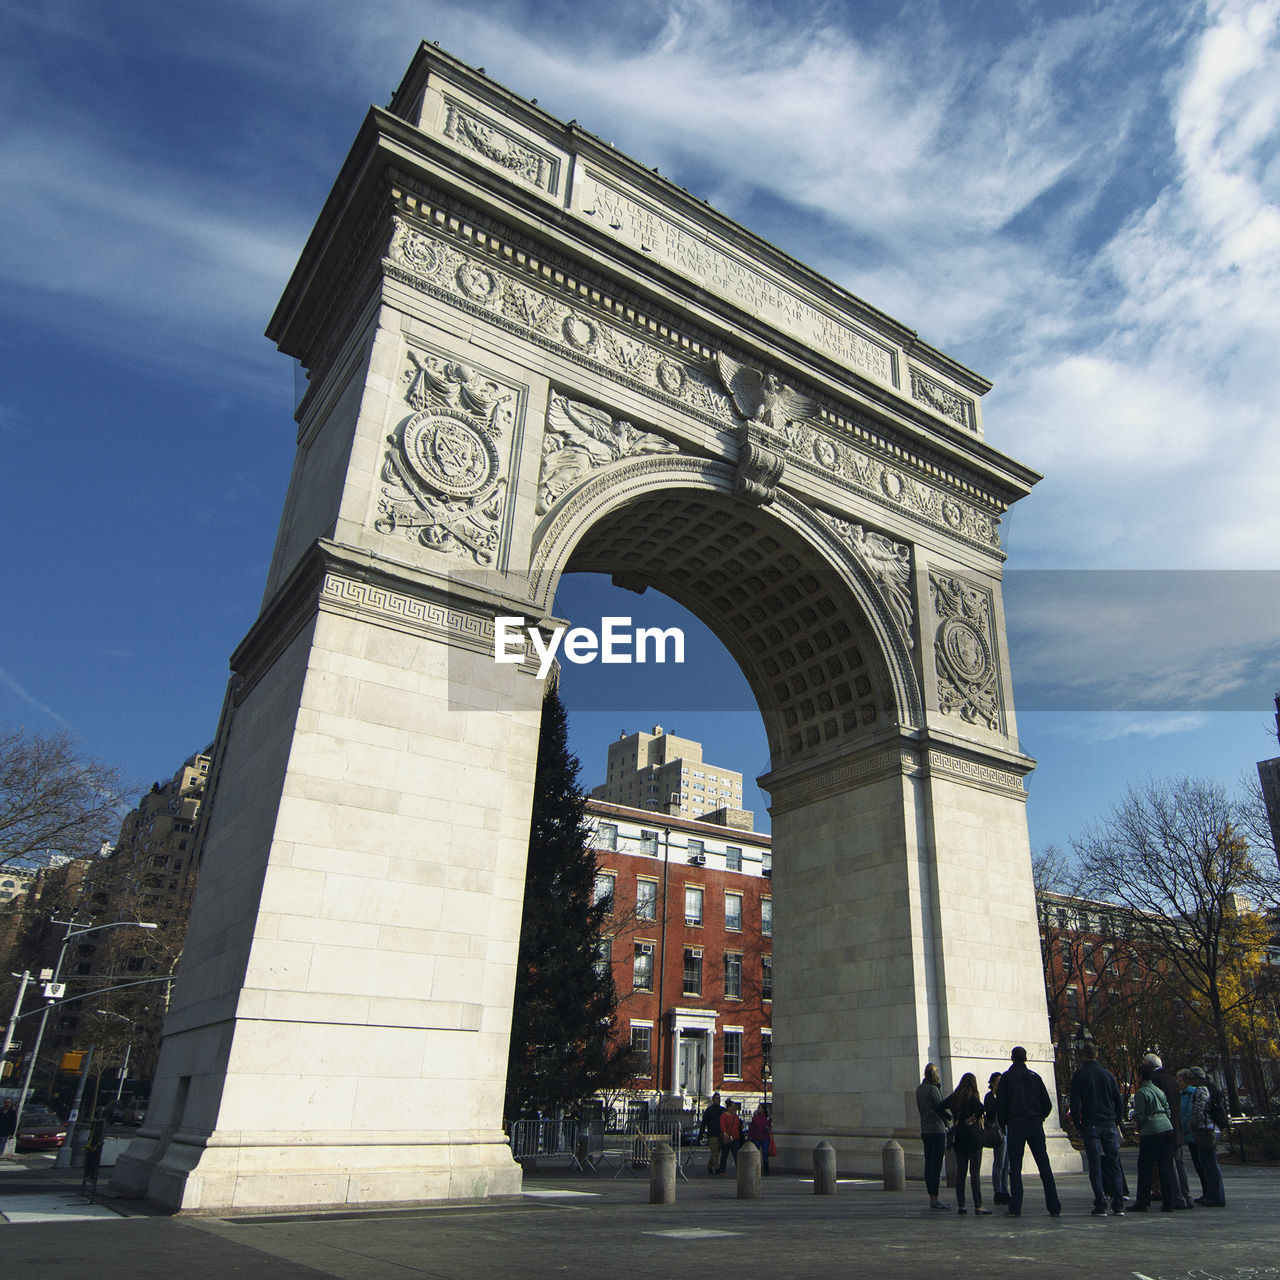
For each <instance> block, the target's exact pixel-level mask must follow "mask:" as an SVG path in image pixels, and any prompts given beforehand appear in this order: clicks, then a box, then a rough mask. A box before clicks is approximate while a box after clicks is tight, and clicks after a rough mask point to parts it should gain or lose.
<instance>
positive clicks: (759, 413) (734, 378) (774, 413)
mask: <svg viewBox="0 0 1280 1280" xmlns="http://www.w3.org/2000/svg"><path fill="white" fill-rule="evenodd" d="M716 367H717V369H718V370H719V373H720V381H721V382H722V383H723V384H724V389H725V390H726V391H727V392H728V393H729V394H730V395H731V396H732V397H733V402H734V404H735V405H737V408H738V412H739V413H740V414H741V415H742V416H743V417H744V418H746V420H747V421H748V422H751V423H755V424H756V425H758V426H762V427H768V428H769V429H770V430H771V431H777V432H780V433H782V434H783V435H786V434H787V427H788V425H789V424H790V423H792V422H800V421H803V420H804V419H805V418H812V417H813V416H814V414H816V413H817V411H818V406H817V405H816V404H815V403H814V402H813V401H812V400H810V399H809V397H808V396H802V395H801V394H800V393H799V392H798V391H794V390H792V389H791V388H790V387H788V386H787V385H786V384H785V383H784V382H783V381H782V380H781V379H780V378H779V377H778V375H777V374H775V373H761V372H760V371H759V370H758V369H750V368H748V367H747V366H746V365H745V364H739V363H738V362H737V361H736V360H731V359H730V358H729V357H728V356H727V355H725V354H724V352H723V351H720V352H717V353H716Z"/></svg>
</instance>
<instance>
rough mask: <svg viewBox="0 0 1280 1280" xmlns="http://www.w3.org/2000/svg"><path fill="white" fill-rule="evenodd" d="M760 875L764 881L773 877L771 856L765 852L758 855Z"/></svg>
mask: <svg viewBox="0 0 1280 1280" xmlns="http://www.w3.org/2000/svg"><path fill="white" fill-rule="evenodd" d="M760 874H761V875H762V876H764V878H765V879H766V880H768V879H769V878H770V877H771V876H772V875H773V854H772V853H770V852H768V851H767V850H766V851H765V852H764V853H762V854H761V855H760Z"/></svg>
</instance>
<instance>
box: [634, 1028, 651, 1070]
mask: <svg viewBox="0 0 1280 1280" xmlns="http://www.w3.org/2000/svg"><path fill="white" fill-rule="evenodd" d="M631 1052H632V1053H634V1054H635V1055H636V1057H637V1058H640V1059H641V1060H642V1061H643V1063H644V1066H643V1068H641V1069H638V1070H637V1071H636V1075H638V1076H647V1075H650V1074H652V1072H653V1028H652V1027H649V1026H640V1025H638V1024H637V1023H634V1022H633V1023H632V1024H631Z"/></svg>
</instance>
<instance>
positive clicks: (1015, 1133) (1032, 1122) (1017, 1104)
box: [996, 1044, 1062, 1218]
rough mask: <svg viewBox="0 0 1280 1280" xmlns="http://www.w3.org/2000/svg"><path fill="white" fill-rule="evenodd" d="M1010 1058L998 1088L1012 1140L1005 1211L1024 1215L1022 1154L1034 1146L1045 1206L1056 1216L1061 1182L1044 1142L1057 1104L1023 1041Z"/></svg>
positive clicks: (1003, 1120)
mask: <svg viewBox="0 0 1280 1280" xmlns="http://www.w3.org/2000/svg"><path fill="white" fill-rule="evenodd" d="M1009 1057H1010V1058H1011V1059H1012V1061H1013V1066H1011V1067H1010V1068H1009V1070H1008V1071H1006V1072H1005V1073H1004V1075H1002V1076H1001V1077H1000V1087H999V1089H997V1090H996V1114H997V1115H998V1116H999V1117H1000V1123H1001V1124H1002V1125H1004V1127H1005V1130H1006V1131H1007V1133H1008V1142H1009V1207H1008V1208H1007V1209H1006V1210H1005V1214H1006V1216H1007V1217H1010V1218H1019V1217H1021V1216H1022V1153H1023V1151H1024V1150H1025V1149H1026V1148H1027V1147H1030V1148H1031V1154H1032V1156H1033V1157H1034V1158H1035V1162H1036V1168H1037V1169H1038V1170H1039V1171H1040V1181H1041V1183H1042V1184H1043V1185H1044V1207H1045V1208H1046V1209H1048V1210H1049V1216H1050V1217H1051V1218H1056V1217H1057V1216H1058V1215H1059V1214H1060V1213H1061V1212H1062V1201H1061V1200H1059V1199H1058V1184H1057V1183H1056V1182H1055V1181H1054V1180H1053V1170H1052V1169H1051V1168H1050V1167H1049V1153H1048V1151H1047V1150H1046V1149H1045V1141H1044V1122H1045V1121H1046V1120H1047V1119H1048V1118H1049V1116H1050V1115H1052V1114H1053V1103H1052V1102H1051V1101H1050V1100H1049V1091H1048V1090H1047V1089H1046V1088H1045V1087H1044V1081H1043V1080H1041V1079H1040V1077H1039V1076H1038V1075H1036V1073H1035V1072H1034V1071H1032V1070H1031V1068H1030V1067H1028V1066H1027V1051H1026V1050H1025V1049H1024V1048H1023V1047H1022V1046H1021V1045H1020V1044H1019V1045H1014V1047H1013V1051H1012V1052H1011V1053H1010V1054H1009Z"/></svg>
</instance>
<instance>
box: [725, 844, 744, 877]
mask: <svg viewBox="0 0 1280 1280" xmlns="http://www.w3.org/2000/svg"><path fill="white" fill-rule="evenodd" d="M724 869H725V870H726V871H741V870H742V850H741V849H737V848H735V847H734V846H733V845H730V846H729V847H728V848H727V849H726V850H725V851H724Z"/></svg>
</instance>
